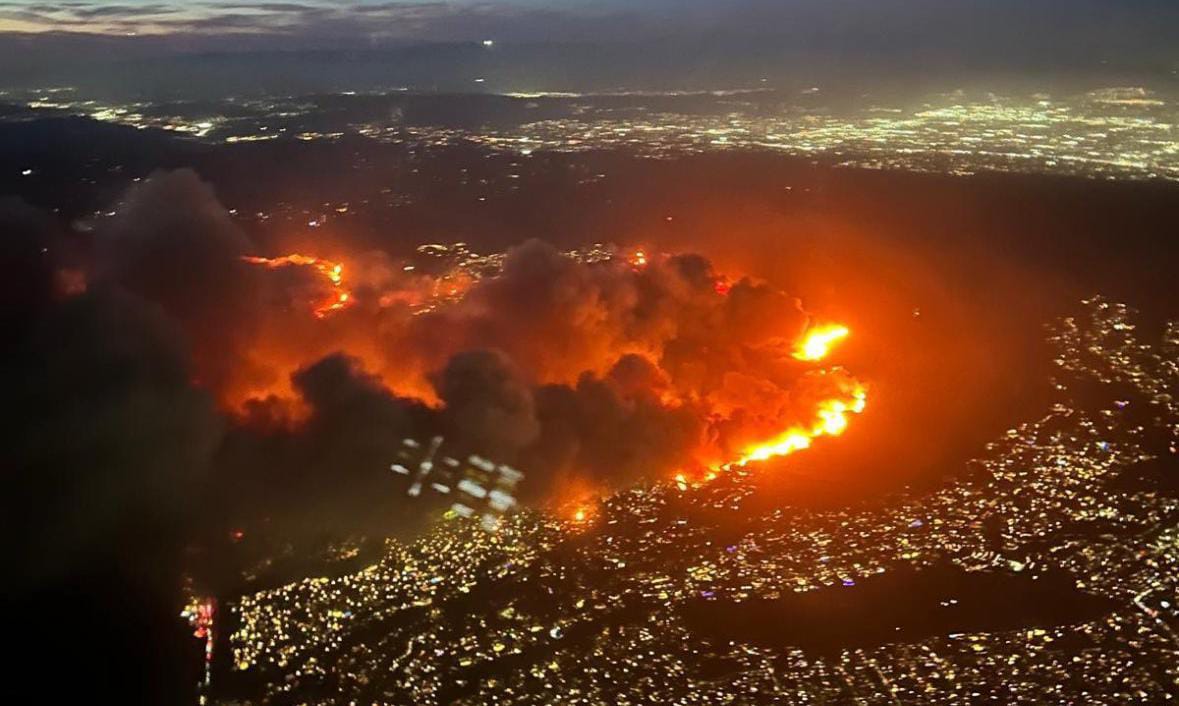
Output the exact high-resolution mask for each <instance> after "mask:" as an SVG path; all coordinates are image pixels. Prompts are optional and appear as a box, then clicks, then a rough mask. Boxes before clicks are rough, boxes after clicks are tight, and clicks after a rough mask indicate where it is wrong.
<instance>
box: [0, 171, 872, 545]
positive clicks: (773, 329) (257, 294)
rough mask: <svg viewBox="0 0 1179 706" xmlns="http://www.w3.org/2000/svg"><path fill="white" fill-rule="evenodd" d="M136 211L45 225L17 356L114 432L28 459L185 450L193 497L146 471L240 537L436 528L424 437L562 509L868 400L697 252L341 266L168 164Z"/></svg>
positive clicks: (145, 489) (759, 286) (37, 227)
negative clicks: (280, 242)
mask: <svg viewBox="0 0 1179 706" xmlns="http://www.w3.org/2000/svg"><path fill="white" fill-rule="evenodd" d="M112 210H113V211H114V212H115V213H114V215H112V216H111V217H109V218H108V219H106V220H105V221H103V222H101V223H100V224H98V225H97V226H96V227H95V228H94V230H93V232H92V233H87V234H82V235H80V234H77V233H74V234H72V235H70V236H66V235H64V234H63V233H64V227H63V226H61V225H60V224H55V223H54V220H53V218H52V217H50V216H49V215H47V214H39V213H36V212H35V211H33V210H32V209H28V208H23V209H21V210H20V212H23V215H24V217H25V219H26V220H28V221H29V225H28V226H27V227H26V231H27V238H28V241H27V245H26V246H25V253H24V254H25V255H27V257H28V258H29V259H30V262H29V263H28V264H27V266H25V267H21V268H20V269H19V271H20V272H21V273H22V276H23V277H25V278H27V279H28V280H29V281H28V282H25V283H22V285H21V286H20V287H19V291H20V292H21V293H22V296H25V297H26V298H30V297H31V299H32V300H30V301H26V302H25V303H24V305H23V306H20V307H16V308H14V309H13V311H12V313H11V314H10V316H12V317H16V318H17V319H18V320H17V321H16V324H18V325H20V326H23V327H24V328H26V329H27V330H29V331H31V332H33V333H34V335H33V336H32V338H31V339H30V340H31V341H32V343H31V344H30V345H29V346H28V347H25V348H21V347H18V348H16V349H14V350H12V351H10V354H11V355H13V356H16V357H17V358H18V359H23V360H32V361H36V368H37V370H38V372H40V373H41V374H42V375H43V376H44V377H45V379H46V380H45V381H51V382H52V384H53V385H54V386H55V389H59V392H60V395H57V396H56V397H59V398H65V399H72V398H74V397H77V398H78V399H79V400H80V401H81V402H82V403H83V406H82V407H80V409H79V411H78V412H77V413H78V414H83V415H84V416H85V417H86V418H94V419H97V418H102V419H103V420H104V421H103V423H102V424H101V425H100V426H98V427H96V428H95V429H94V430H93V431H92V432H91V433H90V434H84V435H79V434H78V433H77V430H76V428H75V427H76V425H78V424H81V423H82V420H80V419H78V418H75V417H74V416H68V417H66V418H62V419H61V420H60V421H59V422H58V420H56V419H55V416H54V414H55V413H50V412H49V411H48V410H47V411H46V417H45V419H46V420H49V423H47V424H46V423H42V424H40V425H38V427H39V431H41V432H42V434H40V435H32V436H27V435H25V434H18V435H17V438H18V439H19V438H21V437H24V438H23V440H22V441H21V442H19V443H18V448H20V447H22V446H23V447H25V448H27V452H28V455H29V456H30V457H34V456H38V455H40V454H42V453H44V452H45V451H46V446H52V447H53V448H54V453H55V454H76V455H77V457H78V458H77V460H78V463H80V464H81V463H83V462H82V458H83V457H85V456H87V455H90V454H100V455H101V456H102V457H111V458H122V457H123V456H125V455H126V454H132V453H136V454H142V453H148V451H149V450H151V449H156V450H157V451H156V453H169V454H173V453H174V454H177V455H178V456H177V457H176V458H175V459H170V460H169V462H168V463H166V464H162V467H164V468H167V469H173V470H169V471H167V472H169V473H171V472H175V473H177V474H180V476H182V478H181V479H182V480H184V481H185V482H184V483H183V484H177V483H176V482H174V481H176V480H178V479H175V478H170V479H164V478H142V479H141V478H138V477H136V476H135V475H133V474H132V475H130V476H126V477H124V478H123V479H121V482H125V483H128V484H132V487H129V488H127V490H126V492H127V493H128V494H129V496H130V497H140V496H143V497H140V499H142V500H148V499H149V498H150V503H149V504H150V505H151V506H152V507H153V509H154V510H155V511H159V512H166V511H167V510H166V508H167V507H168V504H166V503H158V502H156V499H155V498H154V495H153V494H154V493H158V492H164V493H167V494H169V495H176V494H184V493H187V492H197V491H198V490H199V492H205V493H208V494H209V497H210V499H211V500H212V499H215V500H213V501H212V502H211V507H212V508H215V510H214V513H216V512H224V513H225V516H224V517H220V518H217V519H219V520H220V521H222V522H224V523H226V524H232V525H233V526H235V527H236V526H247V525H251V524H256V523H263V522H265V523H271V526H272V527H282V528H284V531H285V532H289V535H290V536H291V537H298V536H300V534H301V533H304V532H307V533H310V532H315V533H322V532H324V531H327V529H328V528H334V529H335V530H337V531H339V532H341V533H344V534H346V533H347V532H349V531H361V530H363V531H370V532H378V531H386V532H387V531H399V530H404V529H405V528H406V527H407V526H412V525H413V521H412V518H414V517H417V519H418V521H420V520H421V517H422V516H421V515H420V514H418V515H415V514H414V513H413V512H409V513H406V512H398V511H397V508H398V507H399V506H402V505H408V503H409V502H410V501H409V500H408V499H406V498H405V497H404V496H403V494H402V493H400V492H398V491H397V490H396V486H395V485H394V484H393V483H392V482H391V476H390V473H389V470H388V469H389V463H390V462H391V460H392V459H393V458H394V454H395V452H396V451H397V449H398V448H400V444H401V441H402V439H404V438H429V437H432V436H434V435H441V436H443V437H444V438H445V439H447V443H448V445H449V446H451V447H452V448H456V449H458V450H459V451H460V452H462V453H469V454H483V455H486V456H489V457H491V458H494V459H496V460H497V461H500V462H504V463H512V464H515V465H517V466H519V467H520V468H522V469H524V470H525V473H526V478H527V479H526V481H525V486H524V487H523V489H522V492H523V499H525V500H527V501H530V502H534V503H541V504H546V503H549V504H551V503H560V502H568V501H570V500H576V499H579V498H580V499H584V498H586V497H589V496H592V495H594V494H597V493H602V492H606V491H608V490H609V489H612V488H617V487H620V486H621V485H623V484H625V483H629V482H633V481H636V480H639V479H642V478H644V477H647V478H655V479H658V478H666V477H670V475H672V474H673V473H677V472H678V473H687V474H689V475H692V476H700V475H702V474H704V473H706V472H708V469H710V468H716V467H717V466H719V465H721V464H723V463H726V462H732V461H736V460H740V459H741V458H742V456H743V454H744V453H745V451H746V450H747V449H748V448H750V447H752V446H755V445H757V444H759V443H763V442H769V441H772V440H773V439H774V438H775V437H777V436H778V435H780V434H781V433H782V432H783V430H786V429H810V428H812V427H814V425H815V424H816V423H817V422H818V423H821V422H822V420H821V419H819V417H818V416H817V415H820V414H821V410H820V408H821V407H822V405H823V403H824V402H825V401H827V400H832V399H835V400H847V403H846V407H847V408H850V406H851V405H852V404H854V401H855V398H856V397H855V396H856V395H860V396H861V397H862V394H863V386H862V385H861V384H860V383H859V382H857V381H856V380H855V379H854V378H853V377H852V376H851V375H850V374H848V373H847V372H845V371H844V370H842V369H840V368H838V367H820V366H818V365H816V364H814V363H810V362H804V361H800V360H799V359H798V358H797V356H795V355H793V354H794V352H795V347H796V346H797V344H798V341H799V340H801V338H802V337H803V335H804V334H805V332H806V331H807V329H808V326H810V325H811V324H812V322H811V321H810V319H809V317H808V315H807V314H806V313H805V312H804V310H803V309H802V307H801V305H800V303H799V301H798V300H797V299H794V298H791V297H790V296H788V295H787V294H785V293H783V292H781V291H779V290H778V289H776V288H774V287H772V286H770V285H768V284H766V283H761V282H755V281H753V280H750V279H744V278H743V279H736V280H735V281H730V279H729V278H728V277H726V276H725V275H722V274H720V273H717V272H716V271H714V270H713V268H712V266H711V265H710V263H709V262H708V261H707V260H706V259H705V258H703V257H700V256H697V255H690V254H687V255H661V254H656V253H646V252H643V251H642V250H641V249H633V248H632V249H631V250H619V252H618V254H616V255H614V256H611V257H608V259H607V258H606V256H605V255H601V256H600V259H595V258H587V257H580V256H579V255H578V254H577V253H572V254H568V253H562V252H560V251H558V250H557V249H556V248H555V247H554V246H552V245H549V244H546V243H543V242H540V241H529V242H525V243H523V244H521V245H519V246H517V247H514V248H512V249H510V250H509V251H508V252H507V253H506V254H505V255H504V256H503V257H502V258H500V259H498V260H497V263H498V265H499V269H498V271H496V272H489V273H484V274H483V275H482V276H469V275H461V273H459V274H456V273H454V272H443V273H438V274H423V273H418V272H416V271H414V268H413V266H406V265H401V264H398V263H395V262H393V261H392V260H391V259H390V258H389V257H388V256H385V255H379V254H374V253H365V252H355V253H353V252H340V253H336V252H333V253H331V255H330V257H331V260H330V262H331V264H330V266H325V265H324V264H323V263H324V262H325V261H327V258H324V257H321V256H320V255H319V254H316V255H307V254H301V255H293V256H290V255H284V254H280V253H265V254H259V253H258V252H257V249H256V246H255V245H254V244H253V243H251V242H250V239H249V238H248V237H247V236H246V235H245V234H244V233H243V232H242V231H241V230H240V229H239V227H238V226H237V225H235V224H234V223H233V222H232V220H231V217H230V215H229V214H228V213H227V212H226V211H225V209H224V208H223V207H222V206H221V205H220V204H219V203H218V201H217V199H216V197H215V195H214V194H213V193H212V191H211V189H210V188H209V187H208V186H207V185H206V184H204V183H202V182H201V181H200V180H199V179H198V178H197V177H196V176H195V175H194V174H193V173H192V172H189V171H184V170H182V171H175V172H159V173H156V174H153V175H152V176H150V177H149V178H147V179H145V180H143V181H142V182H140V183H139V184H137V185H135V186H134V187H133V188H132V189H131V191H130V192H129V193H127V194H126V195H125V196H124V197H123V198H122V199H121V200H120V202H119V203H118V204H117V205H116V206H114V207H112ZM9 211H10V212H12V213H13V214H14V216H12V217H15V214H17V213H18V211H17V210H16V208H15V207H13V208H10V209H9ZM336 247H337V248H338V247H339V245H338V244H337V245H336ZM268 255H273V256H275V257H267V256H268ZM281 258H285V259H281ZM29 292H41V293H44V295H43V296H45V297H46V298H47V299H48V300H49V301H45V300H44V299H39V298H37V297H32V295H29V294H28V293H29ZM325 303H326V304H327V306H326V307H325V306H324V304H325ZM333 304H335V305H336V306H332V305H333ZM116 331H117V335H112V334H113V333H114V332H116ZM63 337H64V340H63ZM63 356H64V358H63ZM9 369H10V370H16V369H21V366H10V367H9ZM35 379H36V381H37V382H38V383H39V382H41V380H40V378H35ZM20 383H24V384H25V385H29V386H30V387H29V388H28V389H29V390H30V392H29V395H30V396H35V395H34V393H33V392H32V390H35V389H37V388H36V385H35V384H34V380H32V379H27V378H26V379H24V380H22V381H18V385H19V384H20ZM54 398H55V395H48V396H45V397H42V398H41V399H54ZM840 404H843V403H840ZM85 405H90V406H89V407H87V406H85ZM156 406H160V407H163V408H164V409H156ZM70 411H71V412H72V411H73V410H72V409H71V410H70ZM56 413H60V411H58V412H56ZM841 430H842V427H840V429H838V430H836V431H841ZM44 434H48V438H44V437H43V435H44ZM145 435H146V436H147V437H148V438H150V437H151V436H152V435H158V436H160V440H159V442H158V443H148V444H146V445H144V444H143V441H144V440H145V439H144V437H145ZM42 444H44V445H45V446H43V445H42ZM95 446H98V447H100V448H95ZM75 447H77V448H75ZM133 449H135V451H134V452H133V451H132V450H133ZM145 449H146V450H145ZM145 465H146V464H145ZM80 492H81V489H80ZM206 514H207V515H210V514H209V513H206ZM210 516H211V515H210Z"/></svg>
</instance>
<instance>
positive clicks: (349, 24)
mask: <svg viewBox="0 0 1179 706" xmlns="http://www.w3.org/2000/svg"><path fill="white" fill-rule="evenodd" d="M1177 20H1179V6H1177V5H1176V3H1174V2H1171V1H1170V0H1069V1H1068V2H1061V1H1058V0H821V1H820V0H735V1H731V2H709V1H706V0H642V2H624V1H622V0H604V1H602V0H595V1H588V0H547V1H542V0H482V1H469V2H437V1H431V0H420V1H419V0H362V1H359V2H355V1H352V2H350V1H346V0H294V1H291V2H258V3H251V2H233V1H232V0H226V1H220V2H217V1H213V2H210V1H205V2H178V1H177V0H164V1H153V0H119V1H115V2H93V1H90V2H87V1H86V0H82V1H79V2H74V1H70V2H11V1H10V2H0V31H15V32H45V31H59V32H77V33H99V34H108V35H128V34H136V35H144V34H153V35H159V34H170V35H175V36H176V37H177V38H185V37H189V38H191V37H193V36H206V37H212V36H220V35H227V34H233V35H245V37H244V38H242V45H241V46H243V47H247V48H248V47H249V46H250V39H249V37H250V36H254V37H257V36H259V35H281V36H284V37H287V38H288V39H289V40H290V42H291V44H290V46H291V47H293V48H298V47H308V46H316V45H319V44H322V43H325V42H337V41H341V40H345V39H347V40H351V41H354V42H360V43H366V42H384V41H396V40H478V39H483V38H487V37H493V38H496V39H501V40H512V41H547V40H573V39H577V40H583V41H614V40H618V39H624V38H628V37H629V38H632V39H633V38H645V39H661V38H663V39H665V38H667V37H669V36H685V35H692V34H697V33H701V32H704V33H711V34H725V33H732V34H742V35H756V36H760V37H766V38H775V37H776V38H781V39H784V40H785V39H793V40H798V39H801V38H804V37H805V38H809V39H811V40H818V41H821V42H831V43H836V44H838V43H840V42H844V41H846V42H849V45H848V48H851V44H850V43H851V42H854V41H884V40H885V38H887V41H890V42H896V43H898V44H903V43H904V42H907V41H919V42H928V41H932V40H933V39H934V38H940V41H943V42H950V43H953V42H965V43H974V42H976V41H978V39H979V38H985V39H986V40H988V41H993V42H994V44H995V47H996V48H999V47H1001V46H1003V45H1006V44H1007V43H1010V42H1017V43H1021V42H1022V43H1025V44H1028V45H1031V44H1053V43H1057V42H1061V41H1086V42H1092V43H1095V45H1094V46H1093V47H1092V48H1093V49H1097V50H1100V49H1101V48H1102V47H1103V46H1119V47H1129V46H1137V48H1138V50H1140V51H1150V50H1152V49H1161V48H1164V47H1163V45H1165V44H1170V43H1173V42H1168V41H1167V40H1168V38H1170V39H1173V38H1174V36H1175V35H1174V29H1175V27H1176V26H1177V24H1176V23H1177Z"/></svg>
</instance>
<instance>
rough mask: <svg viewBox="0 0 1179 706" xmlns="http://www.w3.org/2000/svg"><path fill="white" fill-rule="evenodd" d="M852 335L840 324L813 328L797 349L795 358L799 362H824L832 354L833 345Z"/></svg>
mask: <svg viewBox="0 0 1179 706" xmlns="http://www.w3.org/2000/svg"><path fill="white" fill-rule="evenodd" d="M850 333H851V331H850V330H848V328H847V327H846V326H840V325H838V324H829V325H825V326H816V327H813V328H812V329H811V330H810V331H807V332H806V336H804V337H803V339H802V342H801V343H799V345H798V348H797V349H795V351H794V357H795V358H797V359H799V360H822V359H823V358H826V357H827V354H828V353H830V352H831V347H832V346H833V345H835V344H836V343H838V342H839V341H841V340H843V339H844V338H847V336H848V334H850Z"/></svg>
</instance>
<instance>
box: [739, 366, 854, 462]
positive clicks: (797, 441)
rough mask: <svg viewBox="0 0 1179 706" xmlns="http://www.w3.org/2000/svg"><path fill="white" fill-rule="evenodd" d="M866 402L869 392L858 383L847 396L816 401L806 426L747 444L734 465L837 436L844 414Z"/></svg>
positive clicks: (784, 453) (845, 422) (843, 426)
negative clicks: (748, 446) (818, 439)
mask: <svg viewBox="0 0 1179 706" xmlns="http://www.w3.org/2000/svg"><path fill="white" fill-rule="evenodd" d="M867 404H868V392H867V390H865V389H864V387H863V386H861V385H857V386H856V387H855V389H854V390H852V392H851V394H850V395H848V397H847V398H844V399H829V400H824V401H823V402H821V403H820V404H819V408H818V410H816V413H815V417H816V419H815V422H814V424H813V425H811V426H810V427H809V428H808V427H795V428H792V429H788V430H787V431H785V432H783V433H782V434H781V435H780V436H778V437H777V438H775V439H773V440H771V441H769V442H766V443H764V444H758V445H756V446H753V447H750V448H749V449H746V451H745V453H744V455H742V457H741V458H740V459H738V460H737V461H736V462H735V463H734V464H733V465H736V466H744V465H746V464H748V463H753V462H755V461H765V460H768V459H770V458H774V457H776V456H789V455H790V454H792V453H794V452H795V451H801V450H803V449H807V448H810V445H811V442H812V441H813V440H814V439H816V438H818V437H820V436H839V435H840V434H842V433H843V432H844V431H846V430H847V425H848V418H847V415H848V414H859V413H860V412H863V411H864V408H865V407H866V406H867Z"/></svg>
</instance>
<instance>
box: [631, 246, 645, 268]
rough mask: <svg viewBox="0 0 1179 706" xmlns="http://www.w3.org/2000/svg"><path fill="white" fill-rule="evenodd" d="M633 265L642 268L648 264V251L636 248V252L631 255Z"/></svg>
mask: <svg viewBox="0 0 1179 706" xmlns="http://www.w3.org/2000/svg"><path fill="white" fill-rule="evenodd" d="M630 264H631V267H635V268H638V269H642V268H644V267H646V266H647V253H645V252H643V251H642V250H635V251H634V254H632V255H631V256H630Z"/></svg>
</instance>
